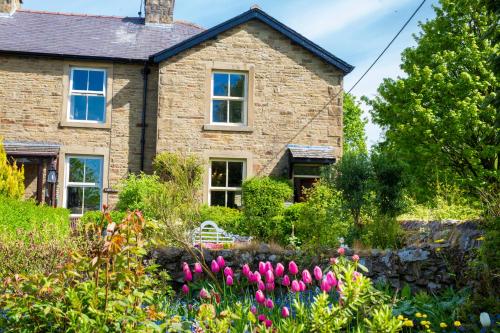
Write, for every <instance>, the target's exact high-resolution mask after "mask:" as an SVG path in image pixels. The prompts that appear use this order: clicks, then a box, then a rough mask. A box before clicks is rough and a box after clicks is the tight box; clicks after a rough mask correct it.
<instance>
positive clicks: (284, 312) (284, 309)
mask: <svg viewBox="0 0 500 333" xmlns="http://www.w3.org/2000/svg"><path fill="white" fill-rule="evenodd" d="M281 316H282V317H283V318H288V317H289V316H290V310H288V308H287V307H286V306H284V307H282V308H281Z"/></svg>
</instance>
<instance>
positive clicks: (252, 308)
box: [250, 305, 257, 315]
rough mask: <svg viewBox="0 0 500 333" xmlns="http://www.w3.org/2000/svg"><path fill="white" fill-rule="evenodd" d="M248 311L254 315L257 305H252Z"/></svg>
mask: <svg viewBox="0 0 500 333" xmlns="http://www.w3.org/2000/svg"><path fill="white" fill-rule="evenodd" d="M250 312H251V313H253V314H254V315H256V314H257V307H256V306H255V305H252V306H251V307H250Z"/></svg>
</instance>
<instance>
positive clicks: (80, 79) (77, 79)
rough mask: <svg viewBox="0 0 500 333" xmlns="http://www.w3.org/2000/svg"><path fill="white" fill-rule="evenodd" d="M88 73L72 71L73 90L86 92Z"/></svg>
mask: <svg viewBox="0 0 500 333" xmlns="http://www.w3.org/2000/svg"><path fill="white" fill-rule="evenodd" d="M88 75H89V71H85V70H79V69H75V70H73V90H87V82H88Z"/></svg>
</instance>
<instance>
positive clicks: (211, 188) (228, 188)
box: [208, 158, 247, 207]
mask: <svg viewBox="0 0 500 333" xmlns="http://www.w3.org/2000/svg"><path fill="white" fill-rule="evenodd" d="M212 162H225V163H226V182H225V183H226V186H224V187H222V186H212ZM228 162H240V163H243V165H242V166H241V167H242V174H241V182H242V183H243V182H244V181H245V179H246V178H247V161H246V160H245V159H238V158H211V159H210V160H209V164H208V205H209V206H211V205H212V191H218V192H225V202H224V207H227V192H241V191H242V188H241V186H240V187H233V186H227V185H228V181H229V172H228V171H229V167H228Z"/></svg>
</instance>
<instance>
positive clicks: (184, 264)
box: [182, 261, 189, 271]
mask: <svg viewBox="0 0 500 333" xmlns="http://www.w3.org/2000/svg"><path fill="white" fill-rule="evenodd" d="M188 269H189V265H188V263H187V262H185V261H184V262H183V263H182V270H183V271H185V270H188Z"/></svg>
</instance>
